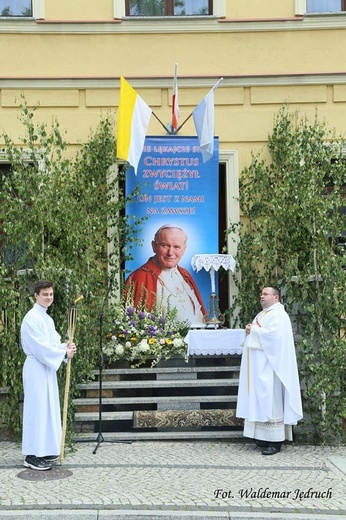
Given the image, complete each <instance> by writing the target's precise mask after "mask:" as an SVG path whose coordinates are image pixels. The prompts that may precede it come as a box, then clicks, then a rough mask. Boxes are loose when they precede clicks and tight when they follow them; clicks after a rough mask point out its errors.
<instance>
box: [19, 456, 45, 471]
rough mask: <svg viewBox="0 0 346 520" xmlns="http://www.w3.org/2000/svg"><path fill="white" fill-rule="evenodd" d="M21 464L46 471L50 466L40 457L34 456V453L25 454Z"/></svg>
mask: <svg viewBox="0 0 346 520" xmlns="http://www.w3.org/2000/svg"><path fill="white" fill-rule="evenodd" d="M23 466H24V468H31V469H36V470H38V471H46V470H47V469H51V467H52V465H51V464H50V463H49V462H47V461H46V460H44V459H43V458H42V457H35V455H27V456H26V457H25V460H24V463H23Z"/></svg>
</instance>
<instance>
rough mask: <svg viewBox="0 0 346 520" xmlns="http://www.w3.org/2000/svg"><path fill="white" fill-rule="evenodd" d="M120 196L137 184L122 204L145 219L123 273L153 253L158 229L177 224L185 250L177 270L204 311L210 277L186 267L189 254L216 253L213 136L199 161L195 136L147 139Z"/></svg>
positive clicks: (216, 173)
mask: <svg viewBox="0 0 346 520" xmlns="http://www.w3.org/2000/svg"><path fill="white" fill-rule="evenodd" d="M126 175H127V176H126V195H127V196H129V195H130V194H131V193H132V192H133V190H134V189H135V187H136V185H137V184H138V183H139V184H140V186H141V190H140V193H139V195H138V196H136V197H135V200H133V201H132V202H131V203H129V204H128V205H127V208H126V213H127V215H128V216H129V215H136V216H138V217H147V220H146V222H145V223H144V225H143V229H142V233H141V237H140V238H141V239H142V244H141V245H140V246H138V247H137V248H136V249H135V250H133V251H132V254H133V260H131V261H128V262H127V263H126V266H125V268H126V272H127V274H129V273H131V272H133V271H134V270H135V269H137V268H139V267H140V266H142V265H143V264H145V263H146V262H147V260H148V258H149V257H152V256H153V255H154V252H153V245H152V241H153V239H154V236H155V233H156V231H157V230H158V229H159V228H161V226H164V225H172V226H177V227H179V228H181V229H183V230H184V232H185V234H186V235H187V246H186V250H185V252H184V254H183V256H182V258H181V259H180V261H179V266H180V267H183V268H185V269H187V270H188V271H189V273H190V274H191V276H192V278H193V279H194V281H195V283H196V285H197V286H198V289H199V291H200V293H201V295H202V299H203V302H204V305H205V307H206V309H208V306H209V296H210V292H211V284H210V275H209V273H207V272H206V271H204V270H202V271H199V272H198V273H196V272H195V271H194V270H193V269H192V267H191V259H192V257H193V256H194V255H195V254H206V253H212V254H214V253H218V252H219V249H218V247H219V237H218V229H219V228H218V220H219V216H218V196H219V195H218V186H219V183H218V177H219V147H218V138H215V142H214V155H213V157H212V158H211V159H210V160H209V161H207V162H206V163H203V161H202V155H201V152H200V148H199V144H198V139H197V137H180V136H167V137H147V138H146V140H145V145H144V149H143V153H142V156H141V160H140V162H139V166H138V174H137V176H136V175H135V173H134V170H133V168H130V169H129V170H128V171H127V173H126Z"/></svg>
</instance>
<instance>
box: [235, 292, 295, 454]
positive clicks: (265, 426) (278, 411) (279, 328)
mask: <svg viewBox="0 0 346 520" xmlns="http://www.w3.org/2000/svg"><path fill="white" fill-rule="evenodd" d="M279 299H280V292H279V289H277V288H276V287H272V286H268V287H264V289H263V290H262V294H261V306H262V309H263V310H262V312H260V313H259V314H258V315H257V316H256V318H255V319H254V321H253V322H252V323H249V324H248V325H246V329H245V332H246V339H245V342H244V348H243V355H242V361H241V367H240V376H239V391H238V401H237V411H236V415H237V417H241V418H244V419H245V423H244V436H245V437H251V438H253V439H255V441H256V444H257V445H258V446H261V447H263V448H264V449H263V451H262V454H263V455H275V454H276V453H278V452H279V451H280V449H281V445H282V442H283V441H284V440H285V439H287V440H292V438H293V437H292V426H293V425H295V424H297V421H299V420H300V419H302V417H303V413H302V403H301V393H300V385H299V378H298V369H297V361H296V353H295V347H294V339H293V332H292V325H291V321H290V318H289V316H288V314H287V313H286V311H285V309H284V306H283V305H282V304H281V303H280V301H279Z"/></svg>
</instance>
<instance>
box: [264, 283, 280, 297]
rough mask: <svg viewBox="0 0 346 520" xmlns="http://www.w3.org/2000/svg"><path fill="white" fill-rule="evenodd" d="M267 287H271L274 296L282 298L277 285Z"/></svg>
mask: <svg viewBox="0 0 346 520" xmlns="http://www.w3.org/2000/svg"><path fill="white" fill-rule="evenodd" d="M266 287H269V289H271V290H272V291H273V294H274V295H275V296H278V297H279V298H280V289H279V288H278V287H276V285H266Z"/></svg>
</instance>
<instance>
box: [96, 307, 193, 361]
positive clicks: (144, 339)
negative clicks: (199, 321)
mask: <svg viewBox="0 0 346 520" xmlns="http://www.w3.org/2000/svg"><path fill="white" fill-rule="evenodd" d="M113 311H114V313H115V316H114V320H113V327H112V332H111V333H110V334H108V336H107V341H106V343H105V344H104V345H103V353H104V354H105V355H106V356H107V358H108V360H109V361H110V362H112V361H117V360H120V359H126V360H128V361H130V362H132V363H133V365H135V366H138V365H140V364H142V363H144V362H145V361H147V360H148V359H149V358H150V359H152V366H154V365H156V364H157V363H158V361H160V360H161V359H169V358H171V357H174V356H176V355H182V356H184V357H186V351H187V346H186V344H185V342H184V337H185V336H186V334H187V332H188V329H189V323H188V322H179V321H177V320H176V319H175V316H176V310H175V309H172V310H168V311H167V312H166V314H165V315H164V314H163V312H162V311H160V310H158V311H156V312H153V311H147V310H145V309H136V308H135V307H134V305H133V304H131V302H129V301H128V300H125V301H123V302H122V303H121V304H119V305H117V306H115V307H114V309H113Z"/></svg>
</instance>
